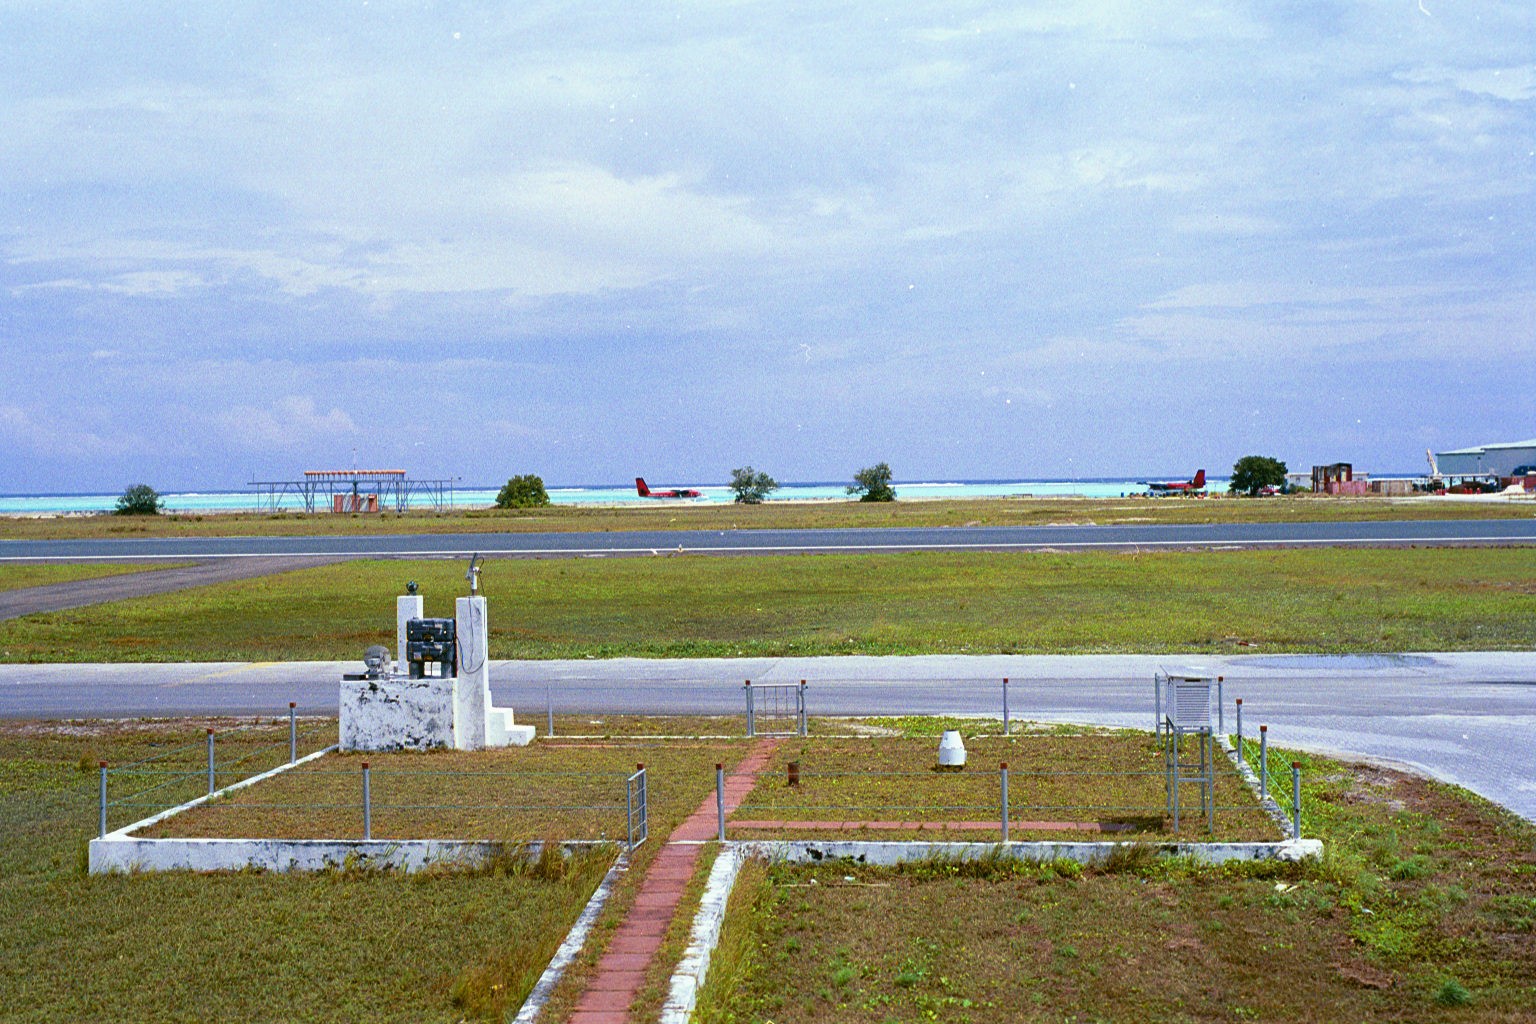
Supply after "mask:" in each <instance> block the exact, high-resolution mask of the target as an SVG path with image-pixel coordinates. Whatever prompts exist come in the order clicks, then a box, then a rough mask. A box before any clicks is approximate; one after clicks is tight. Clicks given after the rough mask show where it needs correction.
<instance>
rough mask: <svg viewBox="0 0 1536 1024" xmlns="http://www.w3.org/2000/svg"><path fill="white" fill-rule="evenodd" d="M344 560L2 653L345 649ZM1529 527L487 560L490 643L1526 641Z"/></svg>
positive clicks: (367, 633) (444, 601)
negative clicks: (1359, 536)
mask: <svg viewBox="0 0 1536 1024" xmlns="http://www.w3.org/2000/svg"><path fill="white" fill-rule="evenodd" d="M462 576H463V573H462V569H459V568H455V567H454V566H451V565H448V564H446V563H444V562H440V561H436V562H396V561H375V562H348V563H343V564H336V565H329V566H322V567H317V568H312V569H305V570H300V571H296V572H290V573H283V574H280V575H276V576H268V577H262V578H260V579H253V580H242V581H235V582H230V583H223V584H218V585H214V586H208V587H200V588H197V589H194V590H189V591H183V592H178V593H175V594H165V595H160V596H157V597H150V598H144V599H139V600H135V601H132V602H118V603H113V604H106V605H98V606H93V607H90V608H82V609H75V610H70V611H62V612H52V613H47V614H39V615H30V616H25V617H23V618H19V619H14V620H10V621H7V622H4V623H0V650H4V651H5V652H6V656H7V657H8V658H10V659H11V660H13V661H225V660H227V661H270V660H291V659H295V658H301V659H349V658H356V657H358V654H359V652H360V651H362V650H363V649H364V648H365V647H366V646H367V645H369V644H372V643H383V644H386V645H388V644H391V643H393V639H394V632H393V629H394V620H393V618H391V617H388V616H384V615H381V614H380V613H379V610H380V609H381V608H390V607H393V600H394V597H395V595H396V593H397V592H398V591H399V589H400V587H401V585H402V583H403V581H404V580H406V579H416V580H418V581H420V583H421V587H422V592H423V593H424V594H425V595H426V609H427V613H428V614H432V615H451V614H452V605H451V603H450V600H451V598H452V596H453V595H455V594H458V593H459V592H460V591H461V589H462V586H463V579H462ZM1533 577H1536V548H1498V549H1486V548H1466V549H1446V548H1434V549H1394V550H1376V549H1371V550H1366V549H1360V550H1353V549H1351V550H1340V549H1329V550H1311V549H1307V550H1284V551H1208V552H1158V553H1155V554H1126V553H1109V552H1079V553H1075V554H1067V555H1064V554H1050V553H1017V552H1015V553H997V552H990V553H945V552H914V553H908V554H896V555H805V556H782V557H776V558H738V557H692V556H690V557H681V558H649V559H559V560H548V561H541V560H504V561H493V562H491V563H489V564H487V566H486V571H485V573H484V576H483V577H482V587H483V589H484V591H485V593H486V594H487V596H488V597H489V598H490V599H491V603H492V607H493V608H500V609H502V610H503V611H502V612H501V613H500V614H498V615H495V616H493V618H492V632H491V656H492V657H494V658H582V657H596V658H605V657H613V656H620V655H624V656H641V657H732V656H738V655H745V656H754V657H769V656H774V657H776V656H789V655H828V654H918V653H956V654H961V653H969V654H985V653H1020V654H1024V653H1069V654H1071V653H1081V654H1087V653H1110V652H1141V653H1169V654H1210V653H1229V652H1243V651H1263V652H1275V651H1313V652H1325V653H1343V652H1369V651H1407V650H1446V651H1456V650H1489V649H1495V650H1529V649H1532V648H1536V615H1532V614H1531V612H1532V599H1533V587H1532V584H1531V580H1532V578H1533Z"/></svg>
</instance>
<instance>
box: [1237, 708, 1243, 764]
mask: <svg viewBox="0 0 1536 1024" xmlns="http://www.w3.org/2000/svg"><path fill="white" fill-rule="evenodd" d="M1237 752H1238V753H1239V754H1241V753H1242V752H1243V698H1241V697H1239V698H1237Z"/></svg>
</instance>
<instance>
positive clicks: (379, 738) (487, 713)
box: [339, 555, 534, 751]
mask: <svg viewBox="0 0 1536 1024" xmlns="http://www.w3.org/2000/svg"><path fill="white" fill-rule="evenodd" d="M478 560H479V556H478V555H477V556H476V557H475V559H472V560H471V561H470V568H469V572H467V573H466V574H465V575H466V576H467V577H468V578H469V580H470V596H468V597H460V598H457V599H456V600H455V602H454V609H455V613H456V614H455V617H454V618H452V619H429V618H426V617H424V615H423V614H422V612H423V603H422V597H421V595H420V594H418V593H416V584H415V583H411V584H409V585H408V586H407V590H408V591H409V592H408V593H406V594H402V595H400V596H399V597H398V598H396V599H395V642H396V647H395V650H396V652H397V660H396V662H395V663H394V664H391V662H390V657H389V650H388V648H385V647H382V646H378V647H373V648H369V651H368V654H367V656H366V657H365V658H364V662H365V664H366V665H367V671H365V672H363V673H361V674H356V675H351V674H349V675H343V676H342V678H341V693H340V699H339V704H340V713H341V737H340V739H341V749H343V750H378V751H387V750H429V749H432V748H435V747H448V748H452V749H455V750H481V749H484V748H486V747H505V746H519V747H521V746H526V745H527V744H529V743H531V742H532V741H533V736H534V728H533V726H531V725H518V724H516V721H515V719H514V718H513V714H512V709H511V708H498V707H495V706H494V705H493V704H492V703H491V674H490V630H489V626H488V624H487V616H486V604H485V598H484V597H481V596H480V595H479V593H478V591H479V579H480V575H479V573H480V570H479V568H478V566H477V565H476V563H477V562H478ZM396 666H405V669H406V670H405V671H404V672H403V673H402V672H401V671H399V669H398V668H397V667H396Z"/></svg>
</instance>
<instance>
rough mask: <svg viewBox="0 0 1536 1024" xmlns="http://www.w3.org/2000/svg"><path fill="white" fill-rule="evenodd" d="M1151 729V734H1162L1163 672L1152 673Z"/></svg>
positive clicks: (1159, 735)
mask: <svg viewBox="0 0 1536 1024" xmlns="http://www.w3.org/2000/svg"><path fill="white" fill-rule="evenodd" d="M1152 716H1153V717H1152V731H1153V735H1155V736H1158V737H1161V736H1162V735H1163V674H1162V673H1161V672H1153V673H1152Z"/></svg>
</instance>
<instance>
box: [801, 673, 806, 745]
mask: <svg viewBox="0 0 1536 1024" xmlns="http://www.w3.org/2000/svg"><path fill="white" fill-rule="evenodd" d="M805 732H806V729H805V680H804V679H802V680H800V738H801V739H804V738H805Z"/></svg>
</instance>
